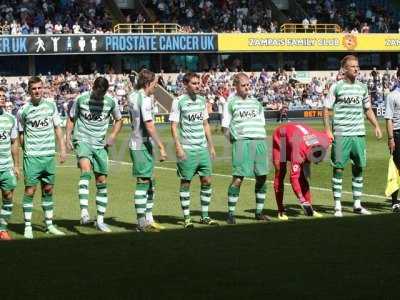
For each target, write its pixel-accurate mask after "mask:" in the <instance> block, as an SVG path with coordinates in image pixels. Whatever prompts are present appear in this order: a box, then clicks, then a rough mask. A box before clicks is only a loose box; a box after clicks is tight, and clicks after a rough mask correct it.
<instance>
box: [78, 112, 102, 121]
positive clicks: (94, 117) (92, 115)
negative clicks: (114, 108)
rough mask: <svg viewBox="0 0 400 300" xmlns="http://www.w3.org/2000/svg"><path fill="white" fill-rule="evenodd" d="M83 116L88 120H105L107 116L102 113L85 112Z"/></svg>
mask: <svg viewBox="0 0 400 300" xmlns="http://www.w3.org/2000/svg"><path fill="white" fill-rule="evenodd" d="M83 117H84V118H85V119H86V120H88V121H104V119H105V117H104V116H103V115H102V114H96V113H90V112H85V113H83Z"/></svg>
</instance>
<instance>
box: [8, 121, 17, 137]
mask: <svg viewBox="0 0 400 300" xmlns="http://www.w3.org/2000/svg"><path fill="white" fill-rule="evenodd" d="M10 137H11V139H13V140H15V139H16V138H17V137H18V125H17V120H16V119H14V125H13V127H12V128H11V131H10Z"/></svg>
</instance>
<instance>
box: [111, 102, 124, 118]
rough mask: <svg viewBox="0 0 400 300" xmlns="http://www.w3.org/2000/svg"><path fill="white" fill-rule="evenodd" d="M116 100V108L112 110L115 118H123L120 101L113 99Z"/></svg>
mask: <svg viewBox="0 0 400 300" xmlns="http://www.w3.org/2000/svg"><path fill="white" fill-rule="evenodd" d="M113 100H114V108H113V110H112V112H111V114H112V116H113V118H114V120H115V121H118V120H121V118H122V114H121V111H120V110H119V105H118V101H117V99H113Z"/></svg>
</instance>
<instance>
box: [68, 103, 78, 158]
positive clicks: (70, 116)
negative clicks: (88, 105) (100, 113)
mask: <svg viewBox="0 0 400 300" xmlns="http://www.w3.org/2000/svg"><path fill="white" fill-rule="evenodd" d="M77 103H78V101H77V100H76V101H74V103H73V104H72V107H71V109H70V110H69V112H68V114H67V123H66V125H65V145H66V147H67V150H68V151H71V150H72V149H73V145H72V132H73V131H74V127H75V120H76V112H77V105H78V104H77Z"/></svg>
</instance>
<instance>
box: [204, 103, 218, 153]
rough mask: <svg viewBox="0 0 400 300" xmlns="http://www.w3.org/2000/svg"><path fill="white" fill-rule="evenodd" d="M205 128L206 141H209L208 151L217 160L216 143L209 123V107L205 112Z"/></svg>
mask: <svg viewBox="0 0 400 300" xmlns="http://www.w3.org/2000/svg"><path fill="white" fill-rule="evenodd" d="M203 128H204V134H205V136H206V139H207V144H208V150H209V151H210V155H211V159H215V157H216V154H215V148H214V143H213V140H212V135H211V129H210V124H209V123H208V110H207V105H206V107H205V108H204V112H203Z"/></svg>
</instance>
